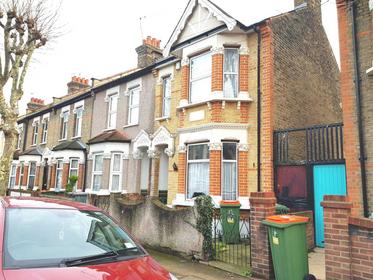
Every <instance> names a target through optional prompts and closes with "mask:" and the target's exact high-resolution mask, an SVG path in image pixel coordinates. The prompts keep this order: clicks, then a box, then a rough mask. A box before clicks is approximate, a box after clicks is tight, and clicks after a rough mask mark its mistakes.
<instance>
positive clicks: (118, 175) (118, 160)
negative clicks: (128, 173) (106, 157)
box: [110, 153, 123, 191]
mask: <svg viewBox="0 0 373 280" xmlns="http://www.w3.org/2000/svg"><path fill="white" fill-rule="evenodd" d="M122 163H123V161H122V154H121V153H113V154H112V155H111V166H110V191H120V189H121V180H122Z"/></svg>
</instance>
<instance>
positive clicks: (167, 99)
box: [162, 76, 172, 117]
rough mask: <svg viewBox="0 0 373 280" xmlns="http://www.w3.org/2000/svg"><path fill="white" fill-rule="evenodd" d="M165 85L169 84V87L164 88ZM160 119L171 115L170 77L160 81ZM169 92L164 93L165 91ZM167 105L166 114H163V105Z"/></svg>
mask: <svg viewBox="0 0 373 280" xmlns="http://www.w3.org/2000/svg"><path fill="white" fill-rule="evenodd" d="M166 83H169V86H168V87H166ZM162 85H163V86H162V117H170V115H171V92H172V89H171V76H166V77H164V78H163V79H162ZM167 89H168V90H169V92H166V90H167ZM166 103H168V110H169V111H168V112H165V108H166V106H165V104H166Z"/></svg>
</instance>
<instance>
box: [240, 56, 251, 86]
mask: <svg viewBox="0 0 373 280" xmlns="http://www.w3.org/2000/svg"><path fill="white" fill-rule="evenodd" d="M239 82H240V83H239V91H244V92H248V91H249V55H247V54H244V55H242V54H241V55H240V77H239Z"/></svg>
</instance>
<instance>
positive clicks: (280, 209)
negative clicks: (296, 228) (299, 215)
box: [275, 203, 290, 215]
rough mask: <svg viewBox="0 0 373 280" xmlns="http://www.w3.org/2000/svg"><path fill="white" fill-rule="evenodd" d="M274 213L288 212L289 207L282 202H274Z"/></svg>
mask: <svg viewBox="0 0 373 280" xmlns="http://www.w3.org/2000/svg"><path fill="white" fill-rule="evenodd" d="M275 209H276V214H277V215H281V214H288V213H289V212H290V209H289V208H288V207H287V206H285V205H282V204H277V203H276V208H275Z"/></svg>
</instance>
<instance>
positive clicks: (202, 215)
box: [196, 195, 214, 260]
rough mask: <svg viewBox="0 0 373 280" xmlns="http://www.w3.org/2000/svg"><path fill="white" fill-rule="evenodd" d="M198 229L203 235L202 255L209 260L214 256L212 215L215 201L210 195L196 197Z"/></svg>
mask: <svg viewBox="0 0 373 280" xmlns="http://www.w3.org/2000/svg"><path fill="white" fill-rule="evenodd" d="M196 205H197V212H198V217H197V230H198V231H199V232H200V233H201V234H202V236H203V245H202V257H203V259H205V260H209V259H210V258H211V257H212V216H213V211H214V209H213V203H212V199H211V197H210V196H207V195H201V196H198V197H197V198H196Z"/></svg>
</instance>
